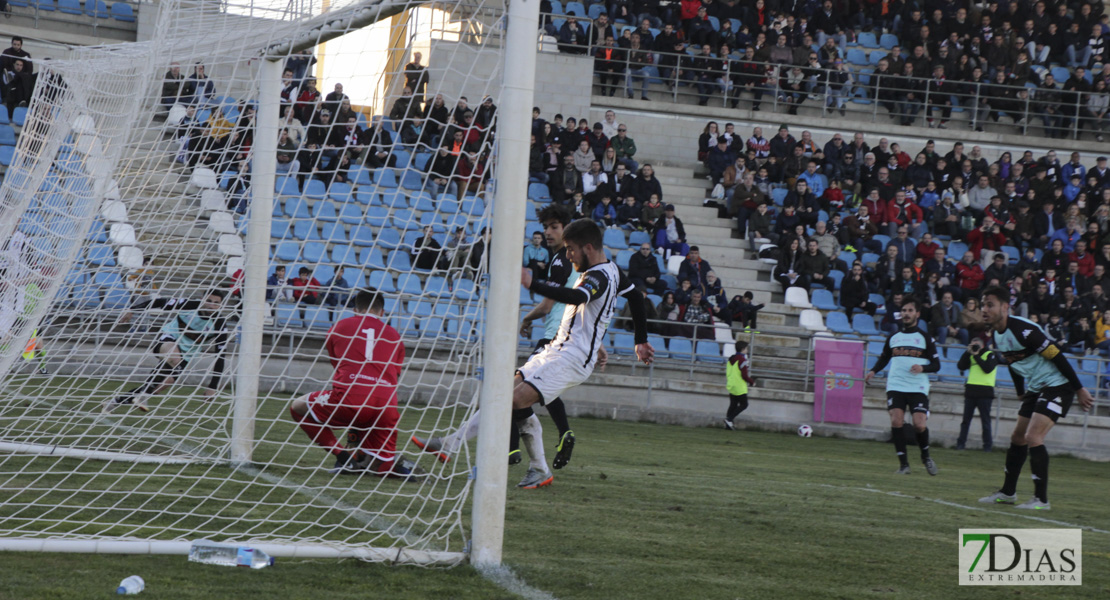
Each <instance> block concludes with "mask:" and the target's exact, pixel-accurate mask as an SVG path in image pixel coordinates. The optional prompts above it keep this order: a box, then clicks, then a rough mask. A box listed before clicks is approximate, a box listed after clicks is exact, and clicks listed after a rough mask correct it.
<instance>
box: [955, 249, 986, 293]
mask: <svg viewBox="0 0 1110 600" xmlns="http://www.w3.org/2000/svg"><path fill="white" fill-rule="evenodd" d="M956 281H957V285H958V286H959V288H960V291H961V292H962V293H963V294H964V295H965V296H970V295H973V294H975V293H977V292H978V291H979V289H980V288H981V287H982V285H983V267H981V266H980V265H979V263H978V262H976V260H975V254H974V253H972V252H971V251H970V250H968V251H967V252H964V256H963V258H962V259H961V260H960V264H958V265H956Z"/></svg>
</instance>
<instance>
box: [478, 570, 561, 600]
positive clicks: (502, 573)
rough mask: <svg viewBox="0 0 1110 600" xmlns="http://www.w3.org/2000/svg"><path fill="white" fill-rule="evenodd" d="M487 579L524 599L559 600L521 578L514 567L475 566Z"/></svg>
mask: <svg viewBox="0 0 1110 600" xmlns="http://www.w3.org/2000/svg"><path fill="white" fill-rule="evenodd" d="M475 568H476V569H477V571H478V573H480V574H481V575H482V577H485V578H486V579H488V580H490V581H491V582H493V583H494V585H497V586H498V587H500V588H501V589H503V590H505V591H507V592H509V593H512V594H516V595H518V596H521V597H523V598H524V600H559V599H558V598H556V597H555V596H553V595H551V594H550V593H548V592H545V591H543V590H540V589H536V588H534V587H532V586H530V585H528V583H527V582H526V581H524V580H523V579H521V578H520V577H519V576H518V575H517V574H516V573H514V572H513V570H512V569H510V568H509V567H506V566H505V565H501V566H498V567H475Z"/></svg>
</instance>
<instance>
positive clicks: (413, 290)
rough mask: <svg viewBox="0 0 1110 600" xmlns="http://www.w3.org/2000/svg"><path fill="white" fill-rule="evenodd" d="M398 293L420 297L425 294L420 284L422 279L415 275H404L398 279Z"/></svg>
mask: <svg viewBox="0 0 1110 600" xmlns="http://www.w3.org/2000/svg"><path fill="white" fill-rule="evenodd" d="M397 291H399V292H401V293H402V294H412V295H413V296H420V295H421V294H423V293H424V287H423V286H422V285H421V284H420V278H419V277H417V276H416V274H415V273H402V274H401V275H400V276H398V277H397Z"/></svg>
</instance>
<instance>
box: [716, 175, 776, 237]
mask: <svg viewBox="0 0 1110 600" xmlns="http://www.w3.org/2000/svg"><path fill="white" fill-rule="evenodd" d="M739 161H740V159H739V158H738V159H737V164H738V163H739ZM737 164H734V165H733V166H730V167H729V168H728V169H725V175H724V179H723V180H722V184H723V185H724V186H725V198H726V200H727V206H728V213H729V216H731V217H734V218H735V219H736V222H737V225H739V228H740V233H741V234H744V233H745V232H746V231H747V225H748V217H750V216H751V214H752V213H753V212H755V210H756V207H758V206H759V205H760V204H766V203H767V196H765V195H764V194H763V191H762V190H760V189H759V188H758V187H757V186H756V185H755V174H754V173H752V172H751V171H750V170H744V171H743V176H742V179H739V178H738V177H737V173H738V172H739V168H740V167H739V166H737Z"/></svg>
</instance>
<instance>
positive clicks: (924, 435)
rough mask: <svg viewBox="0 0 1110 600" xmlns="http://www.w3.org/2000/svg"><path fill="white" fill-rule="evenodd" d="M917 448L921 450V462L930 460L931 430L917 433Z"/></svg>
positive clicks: (927, 429)
mask: <svg viewBox="0 0 1110 600" xmlns="http://www.w3.org/2000/svg"><path fill="white" fill-rule="evenodd" d="M917 447H918V448H921V460H925V459H926V458H929V428H928V427H926V428H925V429H922V430H921V431H918V432H917Z"/></svg>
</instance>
